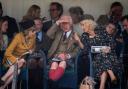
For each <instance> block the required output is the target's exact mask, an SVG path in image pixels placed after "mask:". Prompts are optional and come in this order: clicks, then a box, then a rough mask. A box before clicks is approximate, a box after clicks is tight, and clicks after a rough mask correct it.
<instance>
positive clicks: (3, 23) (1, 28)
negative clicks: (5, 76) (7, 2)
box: [0, 17, 8, 85]
mask: <svg viewBox="0 0 128 89" xmlns="http://www.w3.org/2000/svg"><path fill="white" fill-rule="evenodd" d="M7 29H8V20H7V18H6V17H1V18H0V65H1V62H2V59H3V56H4V52H5V50H6V48H7V46H8V37H7V35H6V34H5V33H6V32H7ZM0 67H1V66H0ZM2 84H4V82H3V81H2V80H0V85H2Z"/></svg>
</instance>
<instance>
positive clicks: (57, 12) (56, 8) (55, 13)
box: [43, 2, 63, 33]
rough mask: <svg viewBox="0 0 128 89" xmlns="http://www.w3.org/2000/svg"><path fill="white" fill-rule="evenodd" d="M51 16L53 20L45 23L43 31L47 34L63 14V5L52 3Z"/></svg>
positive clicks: (50, 7)
mask: <svg viewBox="0 0 128 89" xmlns="http://www.w3.org/2000/svg"><path fill="white" fill-rule="evenodd" d="M49 14H50V17H51V19H50V20H49V21H46V22H44V23H43V31H44V32H45V33H46V32H47V31H48V30H49V28H50V27H51V26H52V25H53V24H54V23H55V22H56V21H57V20H58V19H59V18H60V17H61V15H62V14H63V6H62V4H60V3H59V2H51V4H50V6H49Z"/></svg>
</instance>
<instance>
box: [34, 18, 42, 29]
mask: <svg viewBox="0 0 128 89" xmlns="http://www.w3.org/2000/svg"><path fill="white" fill-rule="evenodd" d="M34 23H35V28H36V29H37V31H40V30H41V29H42V27H43V24H42V21H41V20H39V19H37V20H34Z"/></svg>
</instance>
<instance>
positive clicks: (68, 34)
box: [63, 30, 72, 38]
mask: <svg viewBox="0 0 128 89" xmlns="http://www.w3.org/2000/svg"><path fill="white" fill-rule="evenodd" d="M71 32H72V30H70V31H68V32H67V33H66V37H67V38H68V37H69V36H70V34H71ZM64 34H65V32H64V33H63V35H64Z"/></svg>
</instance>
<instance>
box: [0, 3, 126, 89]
mask: <svg viewBox="0 0 128 89" xmlns="http://www.w3.org/2000/svg"><path fill="white" fill-rule="evenodd" d="M49 12H50V17H51V19H50V20H46V19H45V17H44V18H40V13H41V8H40V7H39V6H38V5H32V6H31V7H30V8H29V9H28V11H27V13H26V14H25V15H24V16H23V18H22V20H21V22H20V23H17V22H16V20H15V19H14V18H12V17H9V16H2V13H3V9H2V5H1V4H0V65H1V66H0V68H1V69H0V70H1V71H2V69H4V71H5V72H4V73H1V74H0V76H1V79H0V89H5V88H6V87H7V86H8V85H9V84H10V83H11V82H12V79H13V73H14V69H15V64H17V65H18V70H17V71H18V75H19V74H20V73H21V72H22V69H23V68H24V67H25V65H26V64H28V67H29V69H35V68H36V69H38V68H42V69H43V66H44V65H43V62H44V59H43V58H39V57H38V58H35V59H34V58H32V59H29V60H28V58H29V57H27V55H28V54H29V56H31V55H32V54H33V53H35V52H44V54H45V57H46V64H47V65H49V66H50V68H49V70H48V75H47V77H48V78H49V80H50V81H53V82H56V81H58V80H60V79H61V78H62V76H63V75H64V73H65V71H66V69H67V67H68V66H70V65H72V64H71V63H72V62H71V61H73V60H75V58H76V57H77V56H78V53H80V56H79V58H78V61H79V60H88V61H89V60H92V61H91V62H90V63H92V64H90V63H89V62H88V63H85V64H84V63H83V65H79V63H78V66H81V67H82V68H81V70H82V71H84V74H79V73H78V75H79V76H81V77H78V78H80V79H78V80H79V81H80V82H81V81H82V79H83V78H84V77H85V76H91V77H92V78H93V79H94V80H96V81H98V82H99V86H98V88H99V89H106V83H107V82H108V81H107V80H108V79H110V81H111V84H113V85H114V84H117V82H118V81H119V80H120V79H121V78H120V77H122V76H123V75H124V76H123V77H124V80H120V81H123V82H124V83H125V86H123V87H124V88H122V89H125V88H126V87H128V85H127V82H128V81H127V80H128V79H127V78H128V70H127V68H128V66H127V64H128V61H127V58H128V15H125V16H122V13H123V6H122V4H121V3H120V2H114V3H112V5H111V7H110V11H109V13H108V14H105V15H101V16H99V18H98V20H97V21H95V20H94V18H93V16H92V15H89V14H84V11H83V9H82V8H81V7H80V6H74V7H71V8H69V15H63V6H62V5H61V4H60V3H58V2H52V3H51V4H50V6H49ZM18 27H19V28H18ZM40 54H41V53H40ZM40 57H41V56H40ZM27 60H28V61H27ZM88 65H92V69H93V73H91V72H90V68H88V67H87V66H88ZM85 67H86V68H85ZM87 68H88V69H87ZM41 71H42V70H41ZM88 71H89V73H87V72H88ZM30 72H34V71H33V70H31V71H30ZM78 72H79V70H78ZM85 72H86V73H85ZM30 76H31V74H30ZM41 76H43V74H42V75H41ZM33 77H38V76H33ZM30 81H31V80H30ZM34 81H35V80H34ZM76 81H77V80H76ZM37 82H42V81H41V80H39V81H37ZM40 85H41V83H40V84H39V86H40ZM78 86H79V83H78ZM35 87H36V85H35ZM25 89H26V88H25ZM34 89H36V88H34Z"/></svg>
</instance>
